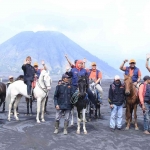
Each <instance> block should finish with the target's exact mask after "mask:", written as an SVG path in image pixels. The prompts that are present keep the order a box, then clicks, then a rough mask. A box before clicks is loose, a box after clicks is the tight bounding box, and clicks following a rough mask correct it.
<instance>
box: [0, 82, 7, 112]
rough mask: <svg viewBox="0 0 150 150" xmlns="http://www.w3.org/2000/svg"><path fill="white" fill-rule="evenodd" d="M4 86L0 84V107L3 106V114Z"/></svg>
mask: <svg viewBox="0 0 150 150" xmlns="http://www.w3.org/2000/svg"><path fill="white" fill-rule="evenodd" d="M5 97H6V85H5V84H4V83H2V82H0V107H1V105H2V104H3V110H2V111H3V112H4V111H5Z"/></svg>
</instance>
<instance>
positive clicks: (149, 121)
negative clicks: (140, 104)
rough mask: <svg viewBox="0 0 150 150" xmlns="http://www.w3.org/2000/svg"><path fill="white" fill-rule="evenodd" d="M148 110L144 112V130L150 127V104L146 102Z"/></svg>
mask: <svg viewBox="0 0 150 150" xmlns="http://www.w3.org/2000/svg"><path fill="white" fill-rule="evenodd" d="M145 107H146V111H145V113H144V131H148V130H149V129H150V104H148V103H145Z"/></svg>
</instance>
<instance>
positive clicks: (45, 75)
mask: <svg viewBox="0 0 150 150" xmlns="http://www.w3.org/2000/svg"><path fill="white" fill-rule="evenodd" d="M39 79H41V80H42V81H43V83H44V85H45V87H46V88H47V90H50V89H51V83H52V80H51V77H50V75H49V72H47V71H46V70H42V71H41V74H40V78H39Z"/></svg>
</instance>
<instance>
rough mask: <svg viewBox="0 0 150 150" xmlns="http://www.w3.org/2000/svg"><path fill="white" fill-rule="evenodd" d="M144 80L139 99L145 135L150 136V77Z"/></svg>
mask: <svg viewBox="0 0 150 150" xmlns="http://www.w3.org/2000/svg"><path fill="white" fill-rule="evenodd" d="M143 80H144V83H143V84H141V85H140V87H139V98H140V103H141V105H142V110H143V115H144V133H145V134H149V135H150V132H149V131H150V77H149V76H145V77H144V78H143Z"/></svg>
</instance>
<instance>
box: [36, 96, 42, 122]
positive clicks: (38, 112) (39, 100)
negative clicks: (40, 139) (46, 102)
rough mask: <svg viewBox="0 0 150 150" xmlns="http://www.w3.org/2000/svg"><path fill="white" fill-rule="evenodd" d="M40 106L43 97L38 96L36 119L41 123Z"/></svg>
mask: <svg viewBox="0 0 150 150" xmlns="http://www.w3.org/2000/svg"><path fill="white" fill-rule="evenodd" d="M40 107H41V99H40V98H38V99H37V115H36V121H37V123H40V120H39V114H40Z"/></svg>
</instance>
